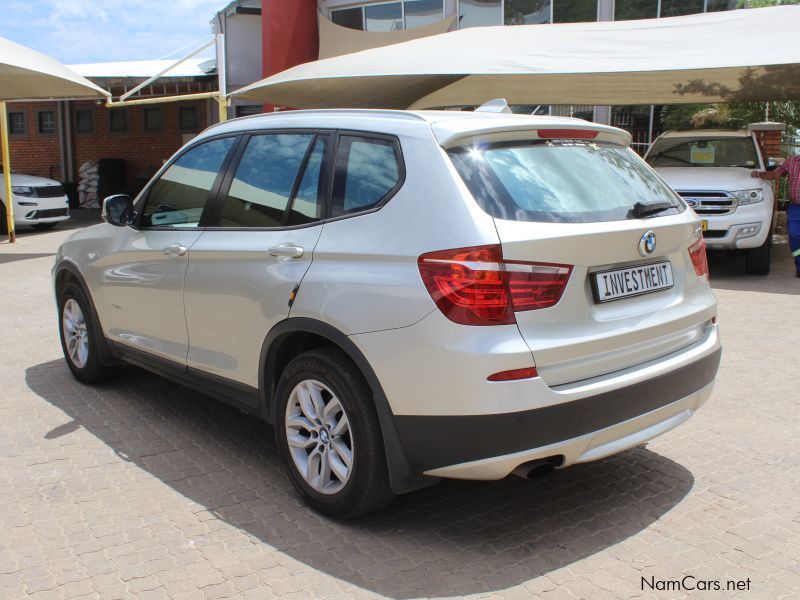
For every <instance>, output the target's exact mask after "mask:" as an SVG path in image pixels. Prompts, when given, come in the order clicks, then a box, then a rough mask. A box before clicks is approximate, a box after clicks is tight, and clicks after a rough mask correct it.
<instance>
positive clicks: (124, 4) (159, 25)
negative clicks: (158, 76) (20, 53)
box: [0, 0, 228, 64]
mask: <svg viewBox="0 0 800 600" xmlns="http://www.w3.org/2000/svg"><path fill="white" fill-rule="evenodd" d="M0 3H2V7H3V9H2V18H0V37H4V38H7V39H10V40H12V41H14V42H17V43H19V44H23V45H25V46H28V47H30V48H33V49H34V50H38V51H39V52H43V53H45V54H49V55H50V56H52V57H53V58H56V59H58V60H60V61H61V62H63V63H65V64H76V63H93V62H108V61H118V60H146V59H155V58H161V57H163V56H164V55H166V54H170V53H172V52H174V51H175V50H178V49H179V48H181V47H182V46H185V45H186V44H188V43H190V42H192V41H194V40H197V39H199V38H202V37H204V36H210V34H211V28H210V25H209V21H211V19H212V17H214V15H215V13H216V12H217V11H218V10H220V9H222V8H223V7H224V6H225V5H226V4H227V3H228V0H0ZM201 56H212V53H210V52H209V53H206V54H204V55H201Z"/></svg>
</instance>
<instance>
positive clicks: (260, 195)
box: [219, 133, 314, 227]
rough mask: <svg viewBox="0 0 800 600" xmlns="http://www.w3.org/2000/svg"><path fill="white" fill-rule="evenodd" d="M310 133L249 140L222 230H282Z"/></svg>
mask: <svg viewBox="0 0 800 600" xmlns="http://www.w3.org/2000/svg"><path fill="white" fill-rule="evenodd" d="M313 140H314V135H313V134H311V133H280V134H271V135H256V136H253V137H252V138H250V141H249V142H248V144H247V148H246V149H245V151H244V154H243V155H242V160H241V161H240V162H239V166H238V167H237V168H236V176H235V177H234V179H233V182H232V183H231V189H230V191H229V192H228V197H227V198H226V199H225V204H224V205H223V207H222V216H221V218H220V223H219V224H220V226H222V227H281V226H282V225H283V219H284V215H285V214H286V208H287V206H288V204H289V198H290V196H291V194H292V188H293V187H294V182H295V181H296V180H297V175H298V173H299V172H300V167H301V166H302V164H303V159H304V158H305V156H306V153H307V152H308V147H309V145H310V144H311V142H312V141H313Z"/></svg>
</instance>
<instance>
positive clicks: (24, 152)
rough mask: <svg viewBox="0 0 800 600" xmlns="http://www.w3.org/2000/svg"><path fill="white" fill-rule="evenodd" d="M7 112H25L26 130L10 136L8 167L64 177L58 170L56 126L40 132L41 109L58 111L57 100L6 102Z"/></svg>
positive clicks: (59, 164) (35, 173) (19, 171)
mask: <svg viewBox="0 0 800 600" xmlns="http://www.w3.org/2000/svg"><path fill="white" fill-rule="evenodd" d="M7 106H8V113H9V116H11V115H12V114H14V113H19V112H24V113H25V133H24V134H21V135H10V136H9V150H10V152H11V168H12V169H13V170H14V171H16V172H18V173H25V174H26V175H37V176H39V177H50V178H52V179H55V180H57V181H61V180H63V179H64V176H63V174H62V173H61V155H60V152H59V144H58V129H57V128H56V130H55V131H54V132H53V133H39V123H38V115H39V112H40V111H51V112H53V113H57V112H58V105H57V103H56V102H25V103H22V102H9V103H8V105H7Z"/></svg>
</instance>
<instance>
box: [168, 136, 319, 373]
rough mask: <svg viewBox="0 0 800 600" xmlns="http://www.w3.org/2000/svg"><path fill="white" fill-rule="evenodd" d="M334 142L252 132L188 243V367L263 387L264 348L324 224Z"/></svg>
mask: <svg viewBox="0 0 800 600" xmlns="http://www.w3.org/2000/svg"><path fill="white" fill-rule="evenodd" d="M329 146H330V141H329V138H328V136H325V135H316V134H314V133H306V132H287V133H265V134H258V135H252V136H251V137H250V138H249V140H247V145H246V146H245V148H244V150H243V152H242V153H241V159H240V160H239V161H238V165H236V166H234V167H232V169H231V171H230V172H231V175H229V176H228V177H227V178H226V181H225V182H224V183H223V186H222V189H221V190H220V194H219V198H218V204H217V207H216V210H215V215H214V216H213V217H212V220H211V222H210V223H209V227H208V228H207V229H206V230H205V231H204V233H203V234H202V235H201V236H200V238H199V239H198V240H197V242H195V244H194V245H193V246H192V247H191V249H190V250H189V268H188V270H187V273H186V284H185V288H184V303H185V307H186V323H187V327H188V330H189V355H188V358H187V362H188V365H189V367H190V368H196V369H199V370H202V371H204V372H207V373H211V374H213V375H217V376H219V377H223V378H225V379H229V380H233V381H236V382H238V383H242V384H245V385H247V386H249V387H252V388H257V387H258V372H259V357H260V354H261V346H262V344H263V342H264V339H265V337H266V335H267V333H268V332H269V330H270V329H271V328H272V327H273V326H274V325H275V324H276V323H278V322H279V321H281V320H283V319H285V318H286V317H287V316H288V314H289V309H290V306H289V299H290V296H291V295H292V292H293V291H294V290H295V289H296V288H297V286H299V285H300V282H301V281H302V279H303V276H304V275H305V273H306V271H307V270H308V267H309V266H310V265H311V260H312V255H313V251H314V246H315V245H316V243H317V240H318V239H319V237H320V233H321V232H322V227H323V225H322V223H321V219H322V216H323V201H322V199H323V198H324V193H323V190H324V189H325V187H326V186H325V185H324V182H325V180H326V177H325V176H324V172H325V171H326V166H327V163H328V161H327V156H326V155H327V154H329V153H330V151H329Z"/></svg>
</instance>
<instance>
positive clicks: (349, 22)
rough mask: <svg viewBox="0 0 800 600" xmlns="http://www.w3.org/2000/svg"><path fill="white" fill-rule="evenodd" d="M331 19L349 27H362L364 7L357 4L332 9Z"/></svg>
mask: <svg viewBox="0 0 800 600" xmlns="http://www.w3.org/2000/svg"><path fill="white" fill-rule="evenodd" d="M331 21H333V22H334V23H336V24H337V25H341V26H342V27H347V28H349V29H364V9H363V8H362V7H360V6H358V7H356V8H341V9H339V10H332V11H331Z"/></svg>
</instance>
